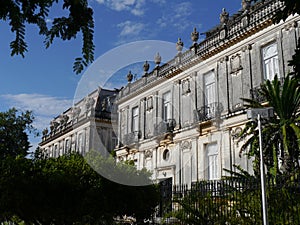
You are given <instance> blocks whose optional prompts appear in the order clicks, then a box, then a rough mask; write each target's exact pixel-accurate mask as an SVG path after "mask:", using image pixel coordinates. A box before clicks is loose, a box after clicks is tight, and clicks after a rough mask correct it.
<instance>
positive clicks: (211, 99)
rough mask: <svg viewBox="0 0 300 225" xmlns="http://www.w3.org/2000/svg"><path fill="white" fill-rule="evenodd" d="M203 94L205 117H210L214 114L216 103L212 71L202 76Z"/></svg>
mask: <svg viewBox="0 0 300 225" xmlns="http://www.w3.org/2000/svg"><path fill="white" fill-rule="evenodd" d="M204 94H205V96H204V105H205V110H206V113H207V116H208V117H212V116H213V115H214V113H215V102H216V83H215V73H214V72H213V71H210V72H209V73H207V74H205V75H204Z"/></svg>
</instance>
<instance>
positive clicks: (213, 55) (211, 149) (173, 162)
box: [40, 0, 300, 184]
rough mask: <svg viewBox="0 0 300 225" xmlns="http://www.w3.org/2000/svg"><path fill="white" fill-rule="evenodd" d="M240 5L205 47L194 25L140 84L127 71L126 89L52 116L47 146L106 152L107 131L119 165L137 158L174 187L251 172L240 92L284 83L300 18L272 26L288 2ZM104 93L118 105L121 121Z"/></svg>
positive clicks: (56, 150)
mask: <svg viewBox="0 0 300 225" xmlns="http://www.w3.org/2000/svg"><path fill="white" fill-rule="evenodd" d="M242 3H243V4H242V9H241V10H240V11H239V12H238V13H236V14H235V15H233V16H229V15H228V13H227V12H226V10H225V9H224V10H223V11H222V13H221V15H220V24H219V25H218V26H216V27H215V28H213V29H212V30H209V31H207V32H206V33H205V34H206V38H205V39H204V40H203V41H201V42H200V43H198V42H197V41H198V38H199V33H198V32H197V31H196V30H195V29H194V31H193V32H192V33H191V34H190V35H191V39H192V42H193V45H192V46H191V47H190V49H189V50H188V51H185V52H182V49H183V48H182V47H183V43H182V41H181V39H178V42H177V43H176V45H174V48H175V47H176V49H177V51H178V53H177V54H176V55H175V56H174V58H173V59H172V60H170V61H169V62H167V63H165V64H163V65H161V66H160V63H161V56H160V55H159V54H157V55H156V57H155V59H154V62H155V64H156V67H155V68H154V69H153V70H152V71H150V70H149V66H150V65H149V64H148V62H145V64H144V74H142V77H141V78H140V79H138V80H136V81H133V75H132V74H131V73H130V72H129V73H128V75H127V80H128V85H126V86H125V87H124V88H122V89H121V90H120V91H118V92H115V91H108V90H104V92H102V91H101V92H100V91H99V90H97V91H95V92H93V93H91V94H90V95H89V96H87V97H86V98H85V99H84V100H82V101H80V102H78V103H76V104H75V106H74V107H72V108H70V109H68V110H67V111H66V112H64V113H63V114H62V116H59V117H57V118H55V119H54V120H53V121H52V122H51V131H50V133H49V132H44V136H43V140H42V142H41V144H40V147H41V148H42V149H44V150H45V151H46V152H48V153H49V155H50V156H54V157H55V156H58V155H60V154H63V153H65V152H67V151H68V149H72V150H74V149H75V150H76V151H79V152H80V153H82V154H84V153H85V152H87V151H88V150H89V149H91V148H99V143H98V141H96V136H100V137H101V141H100V142H101V143H100V145H101V144H102V145H104V146H103V147H105V149H112V148H114V147H115V146H116V148H115V151H116V159H117V161H125V160H133V161H134V163H135V165H136V166H137V168H138V169H142V168H147V169H148V170H150V171H152V172H153V177H152V178H153V179H154V180H155V181H160V180H163V179H166V178H169V179H172V183H173V184H191V182H195V181H198V180H206V179H211V180H215V179H220V178H221V176H222V175H225V172H224V170H223V168H226V169H234V168H233V165H235V164H238V165H240V166H241V167H242V168H244V169H246V170H248V171H250V172H251V171H252V167H251V165H252V164H251V161H249V160H248V159H247V157H239V153H240V146H241V144H242V143H239V142H238V141H237V134H238V133H239V132H240V131H241V129H242V128H243V126H244V124H245V122H246V121H247V116H246V113H245V107H244V103H243V100H242V98H259V97H260V96H258V95H257V89H258V88H259V87H260V84H261V83H262V82H263V81H264V80H265V79H273V77H274V75H275V74H277V75H278V76H279V77H280V78H282V79H284V77H285V76H286V75H287V73H288V72H289V71H290V70H291V69H292V68H289V66H288V61H289V60H290V59H291V57H292V55H293V53H294V49H295V48H296V44H297V39H298V38H299V37H300V28H299V27H300V17H299V16H298V15H295V16H291V17H289V18H288V19H287V20H286V21H285V22H281V23H279V24H273V23H272V20H271V18H272V17H273V15H274V14H275V13H276V12H277V11H278V10H279V9H281V8H282V7H283V5H282V2H280V1H279V0H265V1H255V3H253V1H248V0H243V1H242ZM105 99H110V100H109V102H110V103H113V104H114V107H117V112H116V115H115V116H116V118H114V113H113V114H112V112H113V110H111V109H108V108H107V105H106V103H107V102H105V101H106V100H105ZM92 109H94V110H92ZM111 115H113V117H111ZM114 124H115V125H116V129H113V128H112V125H114ZM114 131H117V132H116V133H118V134H117V136H118V137H117V138H116V137H114V135H115V134H114ZM116 139H118V143H115V144H114V142H115V141H116ZM95 146H96V147H95ZM100 147H101V146H100Z"/></svg>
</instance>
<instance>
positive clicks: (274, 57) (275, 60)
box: [261, 41, 281, 80]
mask: <svg viewBox="0 0 300 225" xmlns="http://www.w3.org/2000/svg"><path fill="white" fill-rule="evenodd" d="M272 46H275V47H276V53H275V54H274V53H273V54H270V55H267V56H265V51H267V49H268V48H269V49H270V48H272ZM261 60H262V70H263V73H262V74H263V79H264V80H267V79H269V80H274V77H275V75H276V74H277V76H278V78H280V77H281V75H280V66H279V51H278V43H277V42H276V41H272V42H269V43H268V44H265V45H263V46H262V47H261ZM267 61H269V64H271V69H272V71H273V72H274V74H270V72H267V69H268V66H267V65H268V63H266V62H267ZM276 64H277V65H276ZM276 67H277V68H276Z"/></svg>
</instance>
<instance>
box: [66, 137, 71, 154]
mask: <svg viewBox="0 0 300 225" xmlns="http://www.w3.org/2000/svg"><path fill="white" fill-rule="evenodd" d="M69 151H70V139H66V140H65V153H68V152H69Z"/></svg>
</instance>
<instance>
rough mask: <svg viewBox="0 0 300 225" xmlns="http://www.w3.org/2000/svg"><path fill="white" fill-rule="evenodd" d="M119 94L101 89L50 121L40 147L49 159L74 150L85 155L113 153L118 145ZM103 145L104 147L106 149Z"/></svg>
mask: <svg viewBox="0 0 300 225" xmlns="http://www.w3.org/2000/svg"><path fill="white" fill-rule="evenodd" d="M116 94H117V92H116V91H111V90H105V89H98V90H95V91H94V92H92V93H90V94H89V95H88V96H86V97H85V98H84V99H82V100H81V101H79V102H77V103H76V104H75V105H74V106H73V107H71V108H69V109H68V110H66V111H65V112H64V113H62V114H61V115H60V116H58V117H56V118H55V119H54V120H52V121H51V122H50V131H49V130H48V129H45V131H44V132H43V137H42V142H41V143H40V144H39V147H40V148H41V149H42V150H43V152H44V153H45V154H47V155H48V156H50V157H58V156H60V155H62V154H66V153H68V152H71V151H76V152H79V153H80V154H83V155H84V154H85V153H86V152H88V151H89V150H90V149H100V148H103V149H104V146H105V149H108V150H110V151H112V150H113V149H114V148H115V146H116V143H117V136H116V134H115V133H114V129H113V125H114V124H116V122H117V120H116V119H117V117H116V114H115V112H116V106H115V105H114V101H115V97H116ZM103 145H104V146H103Z"/></svg>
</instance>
